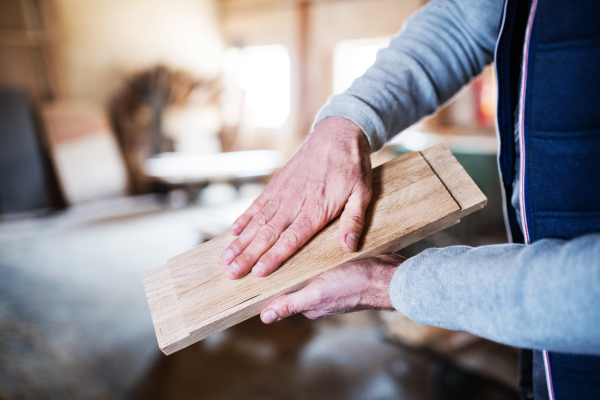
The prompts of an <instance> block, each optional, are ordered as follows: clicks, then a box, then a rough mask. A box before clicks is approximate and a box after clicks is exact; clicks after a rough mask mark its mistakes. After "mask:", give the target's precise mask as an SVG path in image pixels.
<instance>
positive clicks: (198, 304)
mask: <svg viewBox="0 0 600 400" xmlns="http://www.w3.org/2000/svg"><path fill="white" fill-rule="evenodd" d="M438 146H439V145H438ZM441 146H442V147H443V149H445V146H443V145H441ZM434 147H437V146H434ZM443 149H434V150H435V151H429V152H426V155H427V157H424V155H423V154H421V153H420V152H414V153H409V154H405V155H403V156H401V157H398V158H396V159H394V160H392V161H390V162H388V163H386V164H384V165H382V166H380V167H377V168H375V169H374V170H373V199H372V201H371V204H370V205H369V208H368V210H367V214H366V222H367V223H366V226H365V231H364V233H363V237H362V239H361V243H360V245H359V250H358V251H357V252H356V253H346V252H344V251H343V250H342V249H341V246H340V244H339V238H338V224H339V222H338V219H336V220H334V221H332V222H331V223H330V224H329V225H327V226H326V227H325V228H324V229H323V230H321V231H320V232H319V233H318V234H317V235H315V236H314V237H313V238H312V239H311V240H310V241H309V242H308V243H307V244H305V245H304V246H303V247H302V248H301V249H300V250H299V251H298V252H296V253H295V254H294V255H293V256H292V257H290V258H289V259H288V260H287V261H286V262H285V263H283V264H282V265H281V267H279V269H278V270H277V271H275V272H274V273H272V274H271V275H269V276H268V277H265V278H259V277H255V276H253V275H248V276H246V277H245V278H242V279H240V280H235V281H232V280H229V279H227V278H226V277H225V274H224V269H225V266H224V265H222V264H221V263H220V255H221V252H222V251H223V250H224V249H225V248H226V247H227V246H228V245H229V243H231V241H232V240H233V239H234V238H233V237H232V236H229V235H222V236H219V237H217V238H216V239H213V240H211V241H210V242H207V243H205V244H203V245H201V246H198V247H196V248H194V249H192V250H190V251H188V252H185V253H183V254H181V255H179V256H177V257H174V258H172V259H170V260H168V263H167V266H162V267H159V268H157V269H156V270H153V271H150V272H148V273H146V274H145V275H144V285H145V288H146V293H147V296H148V302H149V304H150V309H151V313H152V318H153V321H154V325H155V329H156V331H157V338H158V341H159V346H160V348H161V349H162V351H163V352H165V354H171V353H173V352H175V351H177V350H179V349H181V348H183V347H186V346H188V345H190V344H193V343H195V342H197V341H199V340H201V339H203V338H205V337H207V336H209V335H211V334H213V333H215V332H218V331H220V330H222V329H225V328H227V327H229V326H232V325H235V324H237V323H239V322H241V321H244V320H245V319H248V318H250V317H252V316H254V315H257V314H259V313H260V311H261V309H262V308H263V307H264V306H265V305H266V304H267V303H268V302H270V301H271V300H272V299H274V298H275V297H277V296H279V295H281V294H283V293H289V292H293V291H295V290H299V289H300V288H302V287H304V286H305V285H307V284H308V283H309V282H310V281H311V280H312V279H314V278H315V277H317V276H318V275H319V274H321V273H323V272H324V271H326V270H328V269H331V268H334V267H336V266H338V265H340V264H342V263H344V262H348V261H351V260H357V259H361V258H367V257H372V256H374V255H378V254H383V253H388V252H392V251H395V250H399V249H401V248H402V247H405V246H407V245H409V244H412V243H414V242H416V241H418V240H420V239H422V238H424V237H426V236H428V235H431V234H433V233H435V232H438V231H440V230H442V229H445V228H447V227H448V226H451V225H453V224H455V223H457V222H458V221H459V218H460V217H461V216H462V215H464V214H465V213H469V212H471V211H472V210H474V209H475V208H476V207H480V206H481V201H482V200H481V199H483V201H484V202H485V196H483V194H481V192H480V191H479V189H478V188H477V187H476V185H475V184H474V183H473V181H472V180H471V179H470V178H469V177H468V175H466V173H464V175H463V174H461V173H460V171H459V170H457V169H456V166H457V165H458V168H460V169H461V170H462V167H460V164H458V162H456V164H453V163H452V162H449V161H448V160H446V158H447V157H451V158H452V159H454V157H453V156H452V155H451V154H450V153H449V152H445V151H443ZM434 166H435V168H451V169H452V171H451V173H447V172H448V171H446V170H440V171H435V170H434V169H433V167H434ZM463 171H464V170H463ZM440 172H441V173H442V174H445V175H446V178H447V179H450V180H451V182H446V181H442V180H440V177H439V173H440ZM465 175H466V178H467V179H466V180H465ZM446 178H445V179H446ZM456 180H460V182H458V183H457V182H455V181H456ZM457 185H467V186H468V188H467V189H468V190H464V189H461V190H460V191H458V192H457V194H456V196H458V199H459V200H460V201H462V202H463V203H462V204H472V206H471V209H465V208H463V207H461V206H459V204H461V203H459V202H457V200H455V199H456V197H453V196H455V194H453V192H451V191H449V189H448V188H453V190H456V187H457ZM471 197H473V198H474V199H471ZM469 210H471V211H469Z"/></svg>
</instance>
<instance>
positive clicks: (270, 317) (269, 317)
mask: <svg viewBox="0 0 600 400" xmlns="http://www.w3.org/2000/svg"><path fill="white" fill-rule="evenodd" d="M279 320H280V318H279V317H278V316H277V314H275V311H273V310H269V311H267V312H266V313H264V314H263V322H264V323H265V324H270V323H273V322H275V321H279Z"/></svg>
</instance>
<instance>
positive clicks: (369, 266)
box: [260, 254, 405, 324]
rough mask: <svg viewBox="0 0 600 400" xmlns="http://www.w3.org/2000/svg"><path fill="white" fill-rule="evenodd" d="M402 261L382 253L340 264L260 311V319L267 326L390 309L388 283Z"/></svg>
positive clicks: (401, 258)
mask: <svg viewBox="0 0 600 400" xmlns="http://www.w3.org/2000/svg"><path fill="white" fill-rule="evenodd" d="M404 260H405V258H404V257H402V256H400V255H397V254H385V255H381V256H378V257H373V258H368V259H365V260H360V261H354V262H348V263H345V264H342V265H340V266H339V267H336V268H334V269H331V270H329V271H327V272H325V273H323V274H321V275H320V276H319V277H317V278H316V279H315V280H314V281H312V282H311V283H310V284H309V285H308V286H306V287H305V288H304V289H301V290H299V291H297V292H294V293H290V294H284V295H283V296H280V297H278V298H276V299H275V300H273V301H272V302H271V303H269V304H268V305H267V306H266V307H265V308H264V309H263V311H262V312H261V315H260V318H261V319H262V321H263V322H264V323H266V324H270V323H272V322H275V321H279V320H281V319H283V318H286V317H289V316H291V315H294V314H298V313H302V314H304V316H306V317H308V318H310V319H315V318H319V317H324V316H327V315H334V314H345V313H349V312H353V311H361V310H367V309H380V310H383V309H393V308H394V307H393V306H392V302H391V300H390V295H389V289H390V282H391V281H392V276H393V275H394V272H395V271H396V268H398V265H400V264H402V262H403V261H404Z"/></svg>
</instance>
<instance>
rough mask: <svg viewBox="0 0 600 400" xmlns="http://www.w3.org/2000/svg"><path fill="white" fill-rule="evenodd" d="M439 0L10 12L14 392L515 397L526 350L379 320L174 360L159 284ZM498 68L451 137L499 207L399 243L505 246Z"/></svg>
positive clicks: (421, 137)
mask: <svg viewBox="0 0 600 400" xmlns="http://www.w3.org/2000/svg"><path fill="white" fill-rule="evenodd" d="M426 3H427V1H426V0H402V1H398V0H0V399H2V400H4V399H99V400H100V399H124V400H151V399H157V400H163V399H164V400H185V399H206V400H212V399H215V400H217V399H218V400H230V399H232V400H233V399H248V400H251V399H257V400H258V399H298V400H300V399H311V400H321V399H328V400H337V399H340V400H342V399H344V400H345V399H352V400H354V399H357V400H359V399H407V400H438V399H439V400H451V399H466V400H469V399H473V400H475V399H488V400H489V399H492V400H494V399H498V400H503V399H517V398H518V394H517V386H518V380H519V377H518V363H517V361H518V349H516V348H513V347H510V346H505V345H502V344H499V343H495V342H492V341H489V340H486V339H483V338H480V337H477V336H475V335H473V334H470V333H467V332H459V331H449V330H445V329H442V328H438V327H431V326H420V325H417V324H415V323H413V322H412V321H410V320H409V319H408V318H407V317H405V316H403V315H402V314H400V313H397V312H390V311H372V310H371V311H361V312H357V313H351V314H346V315H339V316H331V317H327V318H320V319H316V320H310V319H307V318H305V317H304V316H302V315H296V316H294V317H291V318H287V319H285V320H283V321H280V322H278V323H275V324H271V325H265V324H263V323H262V322H261V321H260V319H259V318H258V317H254V318H251V319H248V320H247V321H244V322H242V323H240V324H238V325H235V326H233V327H231V328H229V329H226V330H223V331H221V332H218V333H215V334H213V335H211V336H209V337H208V338H206V339H204V340H202V341H199V342H197V343H195V344H193V345H191V346H189V347H186V348H185V349H182V350H180V351H178V352H176V353H174V354H172V355H169V356H166V355H164V354H163V353H162V352H161V350H160V349H159V346H158V345H157V336H156V333H155V331H154V326H153V321H152V318H151V313H150V310H149V306H148V301H147V298H146V293H145V291H144V286H143V283H142V273H144V272H146V271H149V270H152V269H153V268H156V267H159V266H161V265H163V264H165V263H166V260H167V259H170V258H172V257H174V256H176V255H178V254H180V253H183V252H185V251H187V250H190V249H192V248H194V247H195V246H198V245H200V244H202V243H205V242H208V241H210V240H211V239H214V238H216V237H218V236H219V235H222V234H224V233H226V232H227V229H228V228H229V226H230V225H231V224H232V223H233V222H234V221H235V219H236V218H237V217H238V216H239V215H240V214H241V213H242V212H243V211H244V210H245V209H246V208H248V206H249V205H250V204H251V203H252V202H253V201H254V199H256V198H257V196H258V195H260V193H261V192H262V190H263V189H264V188H265V186H266V185H267V183H268V182H269V180H270V179H271V178H272V177H273V175H274V174H275V173H276V172H277V171H278V170H279V168H281V167H282V166H283V165H284V164H285V162H286V160H288V159H289V158H290V157H291V156H292V155H293V154H294V152H295V151H296V150H297V149H298V147H299V146H300V145H301V144H302V142H303V141H304V140H305V139H306V137H307V135H308V134H309V132H310V130H311V126H312V124H313V120H314V118H315V115H316V114H317V112H318V111H319V109H320V108H321V107H322V106H323V104H325V103H326V102H327V99H328V98H329V97H330V96H332V95H334V94H337V93H342V92H343V91H344V90H346V89H347V88H348V87H350V85H351V84H352V82H353V81H354V80H355V79H356V78H357V77H359V76H361V75H362V74H363V73H364V72H365V71H366V70H367V68H369V66H371V65H372V64H373V62H374V61H375V59H376V55H377V52H378V51H379V50H381V49H382V48H385V47H386V46H387V45H388V43H389V41H390V37H392V36H394V35H395V34H396V33H397V32H398V31H399V30H400V29H401V28H402V25H403V23H404V21H406V19H407V18H409V17H410V16H411V14H413V13H414V12H415V11H416V10H418V9H419V8H420V7H422V6H423V5H425V4H426ZM496 98H497V93H496V80H495V73H494V67H493V65H490V66H488V67H486V68H485V69H484V71H483V72H482V73H481V74H480V75H479V76H477V77H476V78H474V79H473V80H472V81H471V82H470V83H469V84H468V85H467V86H466V87H465V88H464V89H462V90H461V91H460V92H459V93H458V94H457V95H456V96H454V97H453V98H452V99H451V100H450V101H449V102H448V103H447V104H445V105H444V106H443V107H442V108H440V109H439V110H438V111H437V112H436V114H435V115H433V116H431V117H427V118H425V119H423V120H422V121H420V122H418V123H417V124H416V125H413V126H411V127H410V128H408V129H406V130H405V131H404V132H402V133H401V134H399V135H397V136H396V137H395V138H394V139H393V140H392V141H391V142H389V143H387V144H386V145H385V146H384V148H383V149H382V150H380V151H378V152H377V153H374V154H373V155H372V157H371V158H372V163H373V164H374V165H379V164H383V163H385V162H387V161H389V160H391V159H393V158H395V157H397V156H400V155H402V154H405V153H407V152H412V151H420V150H423V149H425V148H427V147H430V146H432V145H435V144H437V143H440V142H443V143H444V144H445V145H446V146H447V147H448V149H449V150H450V151H451V152H452V154H453V155H454V156H455V157H456V159H457V160H458V162H459V163H460V164H461V165H462V167H463V168H464V169H465V171H466V172H467V173H468V174H469V175H470V177H471V178H472V179H473V181H474V182H475V183H476V184H477V186H478V187H479V188H480V189H481V191H482V192H483V193H484V194H485V196H486V197H487V205H486V207H485V208H484V209H483V210H481V211H477V212H476V213H474V214H472V215H469V216H467V217H465V218H463V219H462V220H461V222H460V223H459V224H457V225H454V226H452V227H450V228H448V229H445V230H443V231H441V232H439V233H436V234H434V235H432V236H429V237H427V238H425V239H423V240H420V241H418V242H417V243H414V244H412V245H410V246H408V247H406V248H404V249H402V250H401V251H400V254H402V255H403V256H406V257H411V256H414V255H416V254H418V253H420V252H421V251H423V250H425V249H427V248H430V247H445V246H450V245H469V246H481V245H487V244H495V243H506V242H507V240H508V238H507V235H506V231H505V225H504V219H503V210H502V193H501V188H500V181H499V175H498V166H497V147H498V142H497V139H496V135H495V129H494V124H495V113H496Z"/></svg>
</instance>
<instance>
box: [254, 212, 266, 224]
mask: <svg viewBox="0 0 600 400" xmlns="http://www.w3.org/2000/svg"><path fill="white" fill-rule="evenodd" d="M267 222H269V220H268V218H267V216H266V215H265V214H263V213H258V214H256V215H255V216H254V217H253V218H252V224H253V225H254V226H256V227H259V226H263V225H266V223H267Z"/></svg>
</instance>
